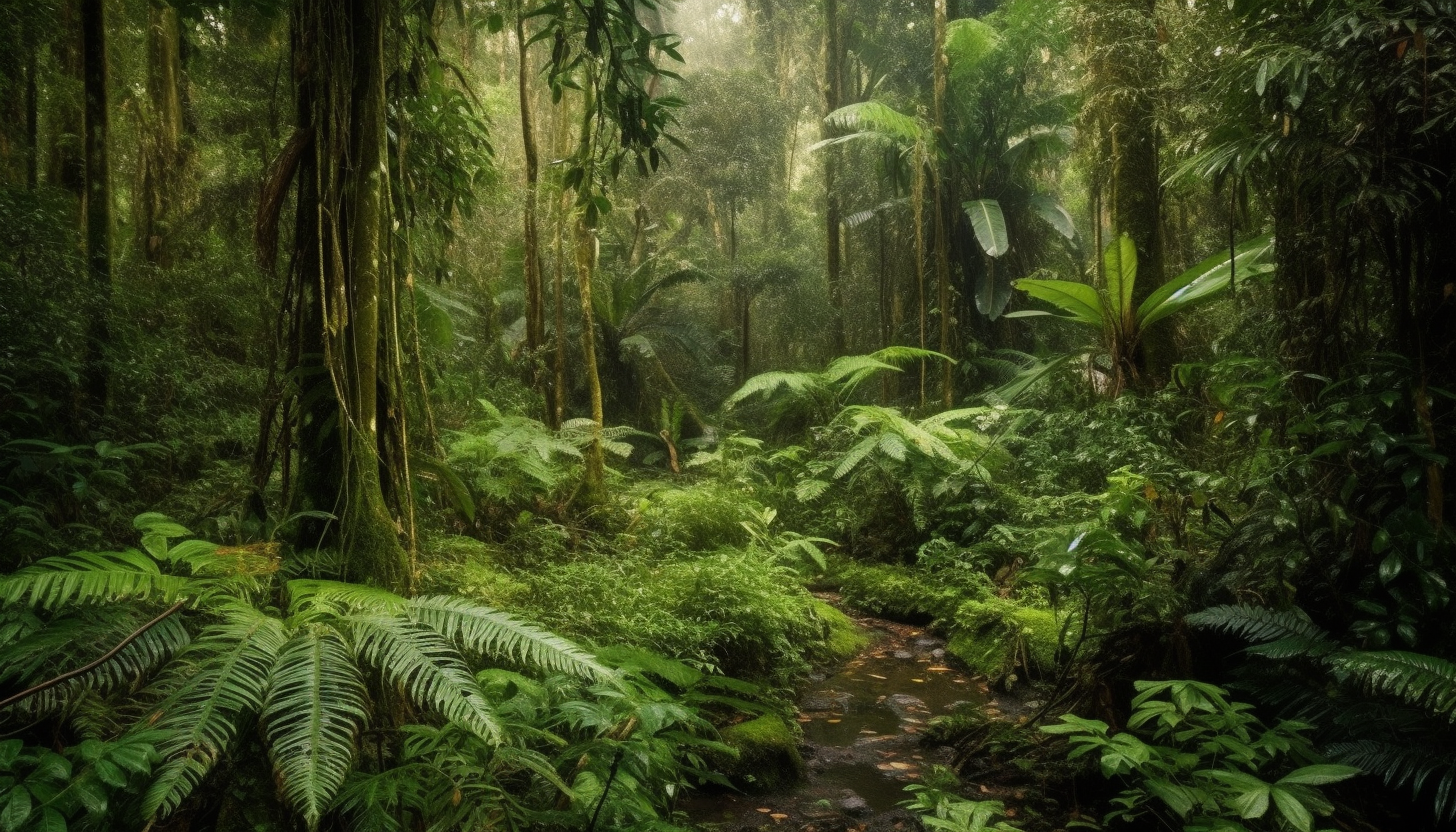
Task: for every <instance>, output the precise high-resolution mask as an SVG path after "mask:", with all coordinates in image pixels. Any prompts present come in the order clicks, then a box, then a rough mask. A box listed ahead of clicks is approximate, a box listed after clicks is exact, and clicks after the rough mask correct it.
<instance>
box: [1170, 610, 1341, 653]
mask: <svg viewBox="0 0 1456 832" xmlns="http://www.w3.org/2000/svg"><path fill="white" fill-rule="evenodd" d="M1187 620H1188V623H1189V624H1192V625H1193V626H1195V627H1207V628H1209V629H1216V630H1223V631H1225V632H1228V633H1232V634H1234V635H1236V636H1239V637H1241V638H1244V639H1246V640H1248V641H1253V642H1270V641H1275V640H1281V639H1301V640H1304V641H1307V642H1310V643H1324V644H1328V643H1330V634H1329V633H1327V632H1325V630H1324V629H1322V628H1321V627H1320V626H1319V625H1317V624H1315V623H1314V622H1313V621H1310V620H1309V616H1307V615H1305V614H1304V612H1303V611H1302V610H1299V609H1290V610H1270V609H1265V608H1263V607H1250V606H1246V605H1242V604H1240V605H1233V604H1225V605H1222V606H1217V607H1209V608H1208V609H1206V610H1202V611H1201V612H1196V613H1193V614H1192V615H1190V616H1188V619H1187Z"/></svg>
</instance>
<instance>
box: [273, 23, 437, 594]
mask: <svg viewBox="0 0 1456 832" xmlns="http://www.w3.org/2000/svg"><path fill="white" fill-rule="evenodd" d="M385 2H386V0H353V2H345V0H300V2H299V7H298V11H297V19H296V27H295V39H296V43H295V49H296V50H301V51H303V54H304V55H307V59H306V60H305V61H304V62H303V63H302V64H299V63H297V62H296V64H295V65H303V66H306V67H307V70H308V72H307V74H306V75H305V76H304V77H303V78H302V79H301V80H300V89H299V102H300V120H301V124H300V127H301V128H302V129H305V130H308V131H311V133H312V134H313V137H314V138H313V148H314V152H313V153H312V154H310V157H311V158H309V159H307V160H306V161H305V163H304V164H303V165H302V166H301V168H300V171H299V177H300V180H299V181H300V187H299V202H298V211H297V215H298V226H297V231H298V234H297V240H296V245H297V247H298V257H297V264H298V273H297V279H298V281H299V285H300V288H301V289H302V290H303V304H302V309H301V310H300V321H301V325H300V341H301V346H300V355H301V360H300V363H301V364H302V365H303V366H302V370H303V372H300V373H299V376H300V383H301V385H303V387H304V389H303V391H302V393H301V396H300V398H301V399H302V401H303V404H304V407H305V408H306V410H307V414H306V416H305V425H304V426H303V428H302V429H301V431H300V442H299V455H300V469H301V470H300V483H299V490H300V491H301V492H302V494H303V498H304V502H305V505H306V507H307V508H311V509H316V510H322V511H327V512H329V513H331V514H334V515H335V516H336V517H337V523H334V524H329V525H328V526H327V527H325V528H324V529H322V530H321V531H319V536H318V537H317V538H316V539H313V540H305V541H304V542H306V543H309V544H321V545H324V546H336V547H337V548H338V549H339V550H340V552H341V554H342V560H343V570H342V571H343V577H345V578H347V579H349V580H355V581H363V582H368V583H375V584H379V585H382V586H386V587H391V588H394V589H404V588H407V587H408V585H409V579H410V569H409V558H408V555H407V553H406V552H405V550H404V547H403V546H402V545H401V544H400V540H399V526H398V524H397V522H396V521H395V519H394V517H393V516H392V515H391V512H390V509H389V506H388V504H387V503H386V501H385V495H384V487H383V478H382V477H381V471H380V469H381V466H382V465H393V464H403V461H402V459H394V458H386V456H385V455H384V454H383V453H382V451H381V449H382V448H384V447H390V448H392V450H393V453H391V454H390V456H391V457H393V456H397V455H402V454H403V453H404V452H405V449H404V448H403V447H402V446H401V444H400V443H399V442H394V443H381V441H380V435H381V424H380V422H381V418H380V416H381V414H380V407H379V400H380V396H381V395H382V392H381V391H385V390H387V389H388V385H386V384H382V383H381V380H382V378H383V372H382V370H383V366H382V364H381V338H380V331H381V326H382V325H383V324H384V323H385V321H384V320H383V315H384V312H385V311H386V310H387V311H388V312H389V313H390V314H393V313H394V311H395V309H394V307H393V306H392V305H388V304H386V303H385V300H386V291H387V289H388V285H387V283H386V281H388V280H392V279H393V269H392V268H391V267H390V246H389V237H388V230H387V229H388V219H389V205H388V184H389V183H388V177H389V171H388V162H387V156H386V149H385V118H386V116H385V113H386V110H385V88H384V73H385V65H384V32H385V14H386V7H385ZM395 496H396V499H399V500H407V499H410V497H409V495H408V494H402V495H401V494H397V495H395Z"/></svg>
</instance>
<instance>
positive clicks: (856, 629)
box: [811, 598, 871, 664]
mask: <svg viewBox="0 0 1456 832" xmlns="http://www.w3.org/2000/svg"><path fill="white" fill-rule="evenodd" d="M811 609H812V610H813V612H814V617H815V618H817V619H818V620H819V622H820V624H821V625H822V626H823V628H824V642H823V647H822V649H821V650H817V651H815V656H814V657H815V658H816V659H817V660H819V661H821V662H822V663H824V664H840V663H843V662H847V661H849V660H850V659H852V658H854V657H855V655H856V654H858V653H859V651H861V650H863V649H864V648H865V647H867V646H868V645H869V643H870V640H871V639H870V636H869V634H868V633H866V632H865V631H864V630H863V629H861V628H860V626H859V625H858V624H856V623H854V619H852V618H850V617H849V616H847V615H845V614H844V613H843V612H840V611H839V610H837V609H835V608H834V607H832V606H830V605H829V604H826V603H824V602H823V601H820V600H818V599H817V598H816V599H815V600H814V601H812V602H811Z"/></svg>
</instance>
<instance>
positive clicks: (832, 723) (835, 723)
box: [824, 719, 844, 725]
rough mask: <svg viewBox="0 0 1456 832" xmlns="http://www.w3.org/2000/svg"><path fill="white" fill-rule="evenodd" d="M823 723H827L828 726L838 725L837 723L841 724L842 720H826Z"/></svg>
mask: <svg viewBox="0 0 1456 832" xmlns="http://www.w3.org/2000/svg"><path fill="white" fill-rule="evenodd" d="M824 721H825V722H828V723H829V724H830V725H838V724H839V723H841V722H843V721H844V720H842V719H826V720H824Z"/></svg>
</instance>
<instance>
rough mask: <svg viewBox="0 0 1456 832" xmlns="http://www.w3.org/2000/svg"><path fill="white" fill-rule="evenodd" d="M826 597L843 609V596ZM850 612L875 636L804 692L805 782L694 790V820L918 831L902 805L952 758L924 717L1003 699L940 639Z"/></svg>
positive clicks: (804, 830)
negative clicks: (748, 790)
mask: <svg viewBox="0 0 1456 832" xmlns="http://www.w3.org/2000/svg"><path fill="white" fill-rule="evenodd" d="M819 597H820V598H822V599H823V600H826V601H829V602H830V603H832V604H834V605H835V606H837V607H840V608H841V609H844V607H843V606H842V605H841V604H840V602H839V598H838V597H837V596H833V595H829V594H823V595H819ZM844 611H845V612H846V613H847V614H849V615H850V616H851V617H853V618H854V620H855V622H856V623H857V624H859V625H860V626H861V627H862V628H864V629H865V630H867V631H868V633H869V635H870V636H871V637H872V638H873V641H872V642H871V643H870V645H869V646H868V647H866V648H865V649H864V650H862V651H861V652H860V653H859V655H857V656H855V658H853V659H851V660H850V661H849V662H848V663H846V664H845V665H844V666H842V667H840V668H838V669H831V670H829V671H828V673H827V675H826V674H824V673H820V674H815V675H814V676H811V677H810V682H809V684H808V685H807V688H806V692H805V693H804V695H803V696H801V697H800V699H799V714H798V717H797V719H798V721H799V725H800V727H801V728H802V729H803V738H802V739H801V741H800V745H799V750H800V752H801V753H802V754H803V757H804V763H805V765H806V767H807V769H808V779H807V781H806V782H804V783H802V784H800V785H799V786H797V787H796V788H794V789H793V790H791V791H786V792H780V793H770V794H758V795H745V794H737V793H720V794H699V795H695V796H693V797H691V798H690V799H689V800H687V801H686V802H685V804H684V806H683V808H684V809H685V810H686V811H687V813H688V816H689V817H690V818H691V819H692V820H693V822H695V823H698V824H701V825H702V826H704V827H705V828H709V829H714V830H718V832H747V830H758V829H786V830H798V832H843V830H866V832H891V830H914V829H919V828H920V827H919V824H918V823H917V822H916V820H915V817H914V815H912V814H911V813H909V812H907V811H905V810H904V809H901V808H899V807H898V806H897V804H898V803H900V802H901V801H903V800H905V799H907V798H908V797H909V795H908V794H907V793H906V792H905V791H904V788H905V786H907V785H909V784H911V783H916V782H919V780H920V779H921V777H922V770H923V769H924V768H925V767H927V766H930V765H933V764H941V765H946V764H949V762H950V760H951V757H952V756H953V750H952V749H951V748H949V747H947V746H939V747H927V746H925V745H923V744H922V743H921V736H920V732H921V731H922V730H923V728H924V727H925V724H926V723H927V722H928V721H929V720H930V719H931V718H932V717H935V716H940V715H942V714H947V713H950V712H951V711H953V710H955V709H956V708H961V707H981V708H983V709H985V710H986V711H987V713H988V714H989V715H991V716H997V715H999V713H1000V709H1001V707H1003V706H1002V703H1000V702H998V701H997V700H996V699H994V698H992V697H991V696H990V695H988V692H987V689H986V686H985V683H984V682H983V681H982V680H981V679H979V678H972V677H971V676H969V675H967V674H965V673H963V672H961V671H960V670H959V669H958V668H956V667H955V666H954V665H952V664H951V663H950V660H949V657H948V656H947V655H946V651H945V642H944V641H943V640H942V639H939V638H936V637H934V636H931V635H929V634H928V633H926V632H925V631H924V629H923V628H919V627H913V626H909V625H905V624H898V623H895V622H892V621H885V620H883V619H878V618H868V617H864V616H861V615H858V614H856V613H855V612H854V611H853V610H849V609H845V610H844ZM1008 705H1009V706H1010V707H1012V708H1014V707H1015V705H1011V704H1010V703H1008Z"/></svg>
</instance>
